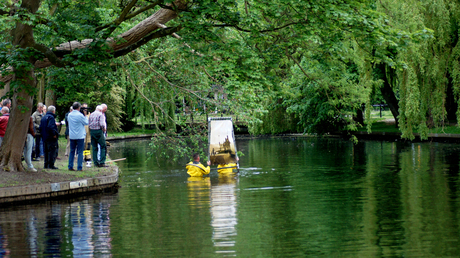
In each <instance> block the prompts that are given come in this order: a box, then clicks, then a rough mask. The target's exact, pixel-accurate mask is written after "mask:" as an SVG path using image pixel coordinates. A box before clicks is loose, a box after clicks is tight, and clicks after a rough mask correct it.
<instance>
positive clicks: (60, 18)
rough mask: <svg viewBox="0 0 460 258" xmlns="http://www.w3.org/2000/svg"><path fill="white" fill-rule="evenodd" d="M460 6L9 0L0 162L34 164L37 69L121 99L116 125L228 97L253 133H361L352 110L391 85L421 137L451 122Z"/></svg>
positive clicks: (222, 103) (2, 46) (49, 84)
mask: <svg viewBox="0 0 460 258" xmlns="http://www.w3.org/2000/svg"><path fill="white" fill-rule="evenodd" d="M413 7H416V8H413ZM428 7H430V8H428ZM457 9H458V8H457V5H456V4H453V3H446V2H444V1H434V2H433V3H419V2H417V1H409V2H407V1H404V2H403V1H400V0H394V1H390V0H385V1H373V0H349V1H345V0H342V1H341V0H303V1H299V0H270V1H268V0H214V1H209V0H175V1H172V0H156V1H153V0H131V1H129V0H109V1H84V0H73V1H68V0H1V1H0V15H1V18H0V25H1V26H0V28H1V30H2V33H1V34H0V39H1V40H0V60H1V63H2V65H1V66H0V70H1V73H2V78H1V81H2V82H3V83H4V84H5V86H6V88H7V89H9V91H8V94H7V96H11V97H12V98H13V111H12V119H11V120H12V121H10V124H9V125H8V129H7V133H6V135H5V138H8V139H9V140H7V141H6V142H5V144H3V145H2V147H1V149H0V155H1V157H2V161H1V163H0V166H2V167H4V168H5V167H8V168H9V169H11V170H21V168H20V165H19V163H20V150H19V148H18V147H16V148H15V147H14V146H21V145H22V144H21V142H23V141H24V139H25V136H24V137H16V136H15V137H13V134H12V130H13V129H12V128H13V127H14V128H15V129H14V130H15V132H16V133H19V134H24V135H25V132H26V127H27V124H26V122H27V121H26V119H25V118H26V117H27V116H29V115H30V112H31V109H32V103H33V98H34V97H36V96H37V94H39V89H40V88H39V87H38V86H37V77H38V79H40V80H41V81H44V84H45V85H46V89H48V90H49V91H52V92H53V94H54V96H55V97H58V98H57V104H58V105H62V106H65V107H66V106H68V105H69V104H70V103H71V102H73V101H77V100H80V101H86V102H90V103H96V102H97V101H105V102H109V103H113V104H114V105H115V106H116V108H115V109H116V110H117V111H116V112H114V113H112V115H113V119H111V120H112V121H115V122H114V125H113V127H120V125H121V124H122V123H123V124H124V125H126V124H127V123H129V119H130V118H132V117H134V116H137V115H140V116H141V117H146V118H152V119H154V120H155V121H158V124H162V126H165V127H166V128H169V129H171V130H172V129H173V128H175V125H174V123H177V122H178V121H174V120H173V119H172V118H173V117H174V113H175V111H176V107H177V104H178V102H181V101H182V104H184V103H188V104H193V103H195V104H200V105H201V106H206V107H207V108H208V109H213V108H218V107H225V108H226V109H228V111H231V112H233V113H235V114H238V116H239V117H241V118H243V119H245V120H246V121H248V122H249V124H250V127H251V132H252V133H278V132H283V131H301V132H310V133H318V132H319V133H325V132H329V131H332V130H336V129H340V128H342V129H343V128H345V129H349V130H354V129H356V127H357V126H361V125H362V123H361V122H360V120H359V119H353V118H356V117H358V116H359V115H360V112H362V107H363V105H364V106H367V107H369V105H370V104H371V99H375V98H376V96H377V97H378V96H380V94H381V95H382V96H384V98H385V100H386V101H387V102H396V103H395V108H394V109H395V113H394V114H395V116H398V117H397V118H399V120H400V123H401V129H402V130H403V132H404V136H405V137H409V138H410V137H411V133H412V128H413V127H414V126H418V127H419V128H422V129H423V128H424V127H423V126H424V125H422V124H425V125H428V123H427V122H428V120H429V121H432V122H433V124H435V125H438V124H441V123H442V121H444V120H443V119H445V117H446V111H445V109H443V107H441V106H440V105H439V103H443V100H444V101H445V100H447V97H446V96H447V94H446V92H447V89H448V88H449V87H448V85H452V86H453V87H451V90H452V92H453V93H455V94H456V96H458V89H457V88H458V87H456V86H454V84H455V85H457V81H458V78H457V77H458V74H459V73H458V68H456V67H457V66H458V65H457V63H458V56H457V55H456V53H457V52H458V51H457V50H456V49H457V47H456V45H457V42H458V39H457V38H456V37H455V36H454V35H455V33H456V32H458V27H456V26H457V25H455V24H457V23H458V22H457V23H456V21H458V19H457V18H458V10H457ZM431 10H433V11H431ZM441 14H442V15H441ZM443 19H444V20H443ZM447 24H449V25H447ZM457 34H458V33H457ZM447 46H450V47H451V50H450V51H448V50H447ZM430 50H432V51H430ZM430 53H431V54H430ZM433 53H434V54H433ZM446 59H449V60H448V61H447V60H446ZM435 61H437V62H436V66H433V65H432V64H433V62H435ZM456 62H457V63H456ZM447 67H452V68H447ZM437 68H442V69H437ZM443 69H444V70H443ZM440 71H449V72H448V74H449V75H448V76H443V75H442V72H440ZM438 72H439V73H438ZM444 74H446V73H445V72H444ZM427 76H428V77H427ZM433 82H436V85H441V84H442V83H440V84H437V83H438V82H444V84H443V85H444V86H439V87H438V86H436V87H435V86H433ZM429 85H431V87H432V88H431V89H430V86H429ZM384 86H385V87H384ZM443 87H444V88H443ZM383 88H385V89H387V94H383V92H382V93H380V91H381V89H383ZM388 89H389V90H388ZM216 92H219V93H224V94H225V96H226V98H224V99H218V100H216V99H214V98H211V96H212V95H213V94H215V93H216ZM433 92H434V93H435V94H432V93H433ZM387 95H390V97H393V99H394V100H393V101H392V100H390V98H387V97H386V96H387ZM421 96H427V97H428V96H429V97H430V101H429V102H425V101H424V100H421V99H423V98H421ZM123 101H124V102H123ZM454 102H456V100H454ZM429 103H431V104H429ZM398 105H399V107H398ZM366 110H369V109H366ZM398 112H400V113H398ZM430 119H431V120H430ZM280 121H281V122H280ZM179 123H180V121H179ZM19 127H20V128H21V129H20V130H18V129H17V128H19ZM15 135H16V134H15ZM18 157H19V158H18Z"/></svg>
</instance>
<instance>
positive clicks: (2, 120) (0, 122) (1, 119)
mask: <svg viewBox="0 0 460 258" xmlns="http://www.w3.org/2000/svg"><path fill="white" fill-rule="evenodd" d="M2 114H3V115H2V116H0V146H1V145H2V142H3V137H4V136H5V131H6V126H7V125H8V120H9V119H10V109H9V108H8V107H2Z"/></svg>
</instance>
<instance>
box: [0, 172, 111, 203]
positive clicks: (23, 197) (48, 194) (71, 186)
mask: <svg viewBox="0 0 460 258" xmlns="http://www.w3.org/2000/svg"><path fill="white" fill-rule="evenodd" d="M112 169H113V170H114V171H113V174H111V175H107V176H101V177H94V178H85V179H80V180H76V181H66V182H50V183H45V184H36V185H26V186H13V187H1V188H0V204H2V205H4V204H11V203H18V202H31V201H37V200H41V199H49V198H59V197H74V196H81V195H85V194H91V193H96V192H103V191H110V190H114V189H117V188H118V167H116V166H115V167H114V168H112Z"/></svg>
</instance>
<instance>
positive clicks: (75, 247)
mask: <svg viewBox="0 0 460 258" xmlns="http://www.w3.org/2000/svg"><path fill="white" fill-rule="evenodd" d="M237 147H238V150H240V151H242V152H243V153H244V154H245V156H243V157H241V158H240V166H241V169H240V173H239V175H238V176H235V177H220V176H218V175H217V174H216V172H211V176H210V177H207V178H204V179H202V180H199V179H195V180H190V179H189V178H188V177H187V175H186V173H185V169H184V167H183V166H180V165H177V164H171V163H168V162H166V161H161V160H160V161H157V160H150V161H146V159H147V151H148V142H147V141H131V142H120V143H113V144H112V147H111V150H110V155H111V158H112V159H117V158H122V157H126V158H127V161H123V162H120V163H119V166H120V169H121V171H122V174H121V177H120V180H121V181H120V184H121V186H122V188H121V189H119V191H118V193H116V194H104V195H97V196H91V197H85V198H82V199H80V200H72V201H60V202H55V203H50V204H46V205H45V204H36V205H27V206H15V207H10V208H0V257H2V256H5V254H8V253H9V254H10V256H11V257H22V256H26V257H28V256H38V257H41V256H54V257H59V256H61V257H72V256H73V257H91V256H93V257H109V256H119V257H227V256H239V257H339V256H340V257H402V256H405V257H450V256H451V257H458V256H459V255H460V242H459V241H460V227H459V222H460V198H459V195H460V188H459V186H460V185H459V182H460V180H459V160H460V159H459V156H460V154H459V153H460V152H459V150H460V146H459V145H456V144H440V143H413V144H412V143H400V142H377V141H362V142H360V143H359V144H357V145H353V144H352V143H350V142H348V141H344V140H340V139H308V138H283V139H251V140H241V139H237ZM202 159H203V158H202ZM186 162H187V160H184V161H183V162H182V163H183V164H185V163H186Z"/></svg>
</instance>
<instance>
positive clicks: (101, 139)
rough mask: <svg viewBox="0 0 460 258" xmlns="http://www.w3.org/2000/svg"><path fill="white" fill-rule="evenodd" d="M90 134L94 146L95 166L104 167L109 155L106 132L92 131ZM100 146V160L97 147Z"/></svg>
mask: <svg viewBox="0 0 460 258" xmlns="http://www.w3.org/2000/svg"><path fill="white" fill-rule="evenodd" d="M90 131H91V132H90V134H91V146H92V151H91V153H92V156H93V162H94V165H95V166H99V165H104V164H105V156H106V154H107V146H106V144H105V136H104V132H102V130H90ZM98 144H99V145H100V148H101V154H100V157H99V159H98V155H97V152H98V151H97V150H98V148H97V145H98Z"/></svg>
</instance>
